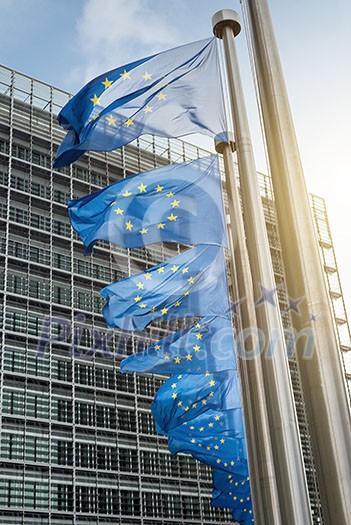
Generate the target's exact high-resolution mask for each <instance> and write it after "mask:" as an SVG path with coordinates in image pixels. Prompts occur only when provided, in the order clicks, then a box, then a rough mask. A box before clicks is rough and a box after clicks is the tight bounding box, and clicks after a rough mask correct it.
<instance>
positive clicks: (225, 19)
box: [212, 9, 241, 38]
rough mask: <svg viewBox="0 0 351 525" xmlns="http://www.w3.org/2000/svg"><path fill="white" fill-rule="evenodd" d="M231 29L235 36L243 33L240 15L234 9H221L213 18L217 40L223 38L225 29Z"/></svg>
mask: <svg viewBox="0 0 351 525" xmlns="http://www.w3.org/2000/svg"><path fill="white" fill-rule="evenodd" d="M228 26H229V27H231V28H232V29H233V33H234V36H237V35H238V34H239V33H240V31H241V24H240V18H239V14H238V13H237V12H236V11H234V10H233V9H221V10H220V11H217V13H215V14H214V15H213V17H212V27H213V34H214V35H215V36H216V37H217V38H222V32H223V28H224V27H228Z"/></svg>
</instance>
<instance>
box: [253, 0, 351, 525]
mask: <svg viewBox="0 0 351 525" xmlns="http://www.w3.org/2000/svg"><path fill="white" fill-rule="evenodd" d="M244 5H245V6H246V10H247V15H248V18H249V24H250V28H251V31H250V40H251V44H252V47H253V52H254V60H255V68H256V75H257V80H258V88H259V95H260V102H261V108H262V115H263V122H264V128H265V135H266V141H267V149H268V157H269V163H270V168H271V174H272V180H273V187H274V193H275V203H276V209H277V216H278V225H279V231H280V239H281V245H282V253H283V260H284V266H285V270H286V277H287V285H288V289H289V293H290V294H292V295H293V296H294V297H296V298H297V297H305V301H304V302H303V303H302V304H303V307H302V308H301V312H300V316H299V315H293V323H294V327H295V328H296V329H297V330H299V329H301V328H306V327H310V329H311V330H312V329H313V330H314V334H315V348H314V353H313V356H312V358H311V359H305V358H304V356H303V352H302V348H300V351H299V352H298V355H299V364H300V369H301V373H302V384H303V389H304V394H305V396H306V406H307V414H308V417H309V426H310V429H311V437H312V444H313V450H314V455H315V460H316V464H317V475H318V481H319V489H320V494H321V502H322V510H323V519H324V520H325V523H326V524H330V525H331V524H335V523H338V524H340V525H346V524H348V525H349V524H350V523H351V497H350V495H351V467H350V466H351V420H350V409H349V403H348V396H347V392H346V388H345V382H344V377H343V372H342V365H341V359H340V351H339V348H338V343H337V338H336V334H335V327H334V322H333V317H332V313H331V309H330V303H329V297H328V292H327V289H326V284H325V279H324V275H323V269H322V265H321V261H320V256H319V249H318V243H317V239H316V235H315V231H314V226H313V220H312V215H311V209H310V204H309V199H308V193H307V190H306V185H305V180H304V175H303V170H302V165H301V160H300V155H299V150H298V145H297V141H296V136H295V130H294V125H293V121H292V117H291V112H290V107H289V101H288V96H287V92H286V87H285V83H284V77H283V72H282V68H281V63H280V59H279V53H278V48H277V44H276V41H275V37H274V30H273V26H272V21H271V17H270V13H269V7H268V2H267V0H246V1H245V2H244ZM316 314H318V318H317V321H316V322H314V323H313V322H312V320H314V319H315V315H316ZM301 344H302V343H301Z"/></svg>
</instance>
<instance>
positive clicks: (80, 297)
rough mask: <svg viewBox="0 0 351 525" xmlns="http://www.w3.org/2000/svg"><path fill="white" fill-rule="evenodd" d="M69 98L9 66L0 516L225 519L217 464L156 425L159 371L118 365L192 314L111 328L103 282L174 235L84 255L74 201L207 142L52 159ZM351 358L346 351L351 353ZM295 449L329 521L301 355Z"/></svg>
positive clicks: (184, 156) (158, 254)
mask: <svg viewBox="0 0 351 525" xmlns="http://www.w3.org/2000/svg"><path fill="white" fill-rule="evenodd" d="M68 99H69V95H68V94H67V93H64V92H62V91H60V90H59V89H56V88H54V87H52V86H49V85H47V84H44V83H42V82H39V81H37V80H35V79H32V78H30V77H27V76H25V75H23V74H20V73H17V72H15V71H12V70H10V69H8V68H6V67H0V193H1V197H0V296H1V301H0V304H1V306H0V308H1V323H0V324H1V334H0V335H1V355H0V357H1V369H0V406H1V413H0V462H1V471H0V523H4V524H5V523H6V524H9V525H16V524H33V525H39V524H43V525H44V524H45V525H47V524H49V525H54V524H55V525H93V524H94V525H95V524H107V523H109V524H112V523H113V524H114V525H117V524H119V525H122V524H123V525H134V524H135V525H141V524H143V525H156V524H158V525H161V524H168V523H169V524H170V523H172V524H177V523H179V524H180V523H182V524H184V525H190V524H204V525H207V524H208V525H209V524H216V523H227V522H229V521H230V519H229V514H227V512H226V511H225V510H215V509H211V507H210V505H209V501H210V495H211V471H210V469H209V468H208V467H206V466H204V465H202V464H200V463H199V462H197V461H195V460H193V459H192V458H191V457H189V456H185V455H179V456H178V457H176V458H171V456H170V455H169V453H168V450H167V442H166V439H165V438H164V437H162V436H159V435H157V434H156V433H155V429H154V425H153V421H152V417H151V413H150V403H151V401H152V399H153V396H154V394H155V392H156V391H157V389H158V388H159V386H160V385H161V384H162V382H163V381H164V378H163V377H162V376H151V375H149V376H146V375H145V376H143V375H138V376H134V375H132V374H121V373H120V372H119V363H120V360H121V359H122V357H123V356H124V355H128V354H130V353H132V352H134V351H137V350H141V349H142V348H144V347H147V346H148V345H149V344H150V342H151V341H153V340H156V339H157V338H161V337H163V336H164V335H165V334H166V333H167V330H169V329H170V328H171V329H179V328H182V327H183V326H184V324H183V320H179V321H177V322H173V323H172V326H170V323H164V322H157V323H154V325H153V328H152V329H148V330H146V331H145V332H144V333H143V335H142V336H141V335H140V334H139V335H135V334H132V335H131V334H126V333H122V332H121V331H119V330H115V331H113V332H112V331H110V330H108V329H107V327H106V325H105V323H104V321H103V318H102V316H101V308H102V299H101V298H100V296H99V295H98V292H99V290H100V289H101V288H102V287H104V286H105V285H107V284H108V283H110V282H112V281H115V280H118V279H120V278H123V277H125V276H128V275H130V274H132V273H135V272H137V271H140V270H144V269H145V268H147V267H149V266H152V265H154V264H157V263H158V262H160V261H163V260H166V259H168V258H169V257H171V256H172V255H175V254H176V253H178V251H179V247H176V246H174V245H169V244H163V245H152V246H149V247H146V248H140V249H133V250H124V249H121V248H118V247H115V246H114V247H112V246H110V245H108V244H107V243H103V242H99V243H97V244H96V247H95V249H94V253H93V255H92V256H91V257H84V255H83V251H84V250H83V246H82V243H81V242H80V241H79V240H78V238H77V236H76V234H75V233H74V232H73V231H72V229H71V227H70V224H69V221H68V217H67V213H66V201H67V199H68V198H71V197H79V196H82V195H85V194H87V193H90V192H92V191H94V190H97V189H99V188H101V187H103V186H106V185H107V184H110V183H111V182H114V181H116V180H118V179H120V178H122V177H126V176H128V175H131V174H133V173H137V172H140V171H144V170H148V169H152V168H154V167H158V166H162V165H165V164H168V163H171V162H182V161H184V160H190V159H194V158H197V157H198V156H202V155H205V154H206V153H207V152H205V151H203V150H200V149H198V148H196V147H195V146H191V145H189V144H187V143H185V142H182V141H180V140H168V139H159V138H153V137H144V138H141V139H139V140H138V141H136V142H135V143H133V144H132V145H129V146H126V147H124V148H121V149H120V150H117V151H115V152H111V153H101V154H100V153H99V154H97V153H91V154H89V155H86V156H85V157H84V158H83V159H82V160H79V161H78V162H76V163H75V165H74V166H71V167H70V168H64V169H61V170H60V171H55V170H53V169H52V164H53V159H54V158H55V154H56V150H57V147H58V144H59V143H60V142H61V140H62V138H63V135H64V132H63V131H62V130H61V129H60V128H59V126H58V125H57V123H56V119H55V115H56V114H57V113H58V111H59V110H60V108H61V107H62V106H63V105H64V104H65V103H66V102H67V100H68ZM259 180H260V186H261V191H262V199H263V204H264V210H265V216H266V222H267V229H268V234H269V239H270V245H271V252H272V258H273V264H274V270H275V275H276V280H277V284H282V287H281V288H280V290H279V303H280V307H281V309H282V312H283V313H282V315H283V320H284V323H285V325H286V326H287V327H288V326H289V325H290V317H289V313H286V312H285V313H284V309H285V308H286V306H287V296H286V292H285V287H284V268H283V264H282V259H281V253H280V244H279V235H278V230H277V224H276V217H275V211H274V202H273V195H272V187H271V181H270V179H269V177H267V176H264V175H260V174H259ZM311 206H312V210H313V215H314V219H315V224H316V228H317V232H318V236H319V241H320V247H321V261H322V264H324V268H325V274H326V280H327V284H328V287H329V290H330V297H331V304H332V307H333V311H334V314H335V323H336V327H337V331H338V335H339V341H340V351H341V352H342V355H343V359H344V361H343V362H344V364H345V374H346V375H347V374H348V378H349V379H350V377H351V376H350V373H351V361H350V359H349V356H350V355H351V353H350V350H351V343H350V330H349V326H348V322H347V317H346V311H345V305H344V301H343V296H342V292H341V285H340V279H339V276H338V270H337V265H336V260H335V253H334V249H333V243H332V238H331V234H330V229H329V225H328V219H327V214H326V210H325V204H324V201H323V199H321V198H319V197H316V196H311ZM347 359H349V360H347ZM290 368H291V377H292V382H293V387H294V394H295V401H296V409H297V414H298V418H299V425H300V433H301V446H302V450H303V454H304V459H305V467H306V474H307V479H308V485H309V490H310V496H311V505H312V510H313V513H314V518H315V523H322V516H321V511H320V505H319V495H318V486H317V481H316V476H315V468H314V463H313V456H312V453H311V447H310V438H309V431H308V426H307V422H306V415H305V409H304V400H303V393H302V389H301V385H300V374H299V369H298V365H297V362H296V361H295V360H294V358H292V359H290Z"/></svg>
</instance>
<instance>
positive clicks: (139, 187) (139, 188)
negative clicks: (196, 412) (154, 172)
mask: <svg viewBox="0 0 351 525" xmlns="http://www.w3.org/2000/svg"><path fill="white" fill-rule="evenodd" d="M138 190H139V191H140V193H146V186H145V184H143V183H141V184H140V186H138Z"/></svg>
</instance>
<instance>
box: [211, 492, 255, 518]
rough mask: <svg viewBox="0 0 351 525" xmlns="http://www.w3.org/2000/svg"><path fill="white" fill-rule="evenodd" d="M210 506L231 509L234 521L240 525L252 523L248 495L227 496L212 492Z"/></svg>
mask: <svg viewBox="0 0 351 525" xmlns="http://www.w3.org/2000/svg"><path fill="white" fill-rule="evenodd" d="M211 506H212V507H224V508H228V509H231V510H232V515H233V519H234V521H236V522H238V523H240V524H241V525H252V523H254V516H253V509H252V500H251V495H249V494H245V495H244V494H235V493H232V494H228V493H225V492H220V491H218V490H214V491H213V493H212V501H211Z"/></svg>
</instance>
